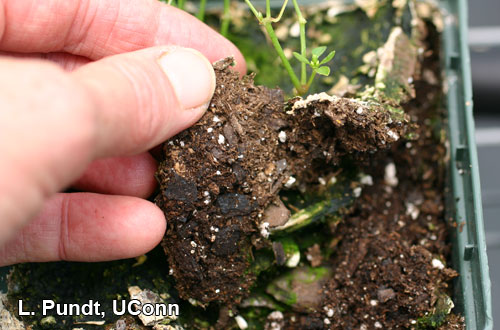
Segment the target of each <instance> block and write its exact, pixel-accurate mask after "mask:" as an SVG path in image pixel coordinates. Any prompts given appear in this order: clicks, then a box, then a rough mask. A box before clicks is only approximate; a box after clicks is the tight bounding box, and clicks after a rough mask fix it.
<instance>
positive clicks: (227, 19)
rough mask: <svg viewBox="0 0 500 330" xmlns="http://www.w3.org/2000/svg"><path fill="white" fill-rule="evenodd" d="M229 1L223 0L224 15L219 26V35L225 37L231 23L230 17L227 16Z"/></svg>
mask: <svg viewBox="0 0 500 330" xmlns="http://www.w3.org/2000/svg"><path fill="white" fill-rule="evenodd" d="M230 1H231V0H224V13H223V14H222V22H221V26H220V34H222V35H223V36H224V37H227V32H228V31H229V23H230V22H231V16H230V15H229V14H230V13H229V10H230V5H231V3H230Z"/></svg>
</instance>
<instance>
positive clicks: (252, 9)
mask: <svg viewBox="0 0 500 330" xmlns="http://www.w3.org/2000/svg"><path fill="white" fill-rule="evenodd" d="M245 2H246V4H247V5H248V8H250V10H251V11H252V13H253V14H254V15H255V17H257V20H258V21H259V23H262V14H261V13H259V11H258V10H257V9H255V7H254V6H253V5H252V3H251V2H250V0H245Z"/></svg>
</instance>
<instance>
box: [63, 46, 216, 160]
mask: <svg viewBox="0 0 500 330" xmlns="http://www.w3.org/2000/svg"><path fill="white" fill-rule="evenodd" d="M72 74H73V75H74V76H75V78H76V79H77V80H78V81H79V82H80V83H81V84H82V85H83V86H84V88H85V89H86V90H87V92H88V95H89V97H90V98H91V99H92V101H93V104H94V107H95V109H96V118H97V131H96V134H97V136H96V141H97V143H96V145H95V147H96V148H97V150H96V151H97V155H98V156H103V155H105V156H115V155H126V154H135V153H138V152H141V151H144V150H147V149H149V148H151V147H153V146H155V145H157V144H159V143H161V142H163V141H164V140H166V139H167V138H169V137H171V136H173V135H175V134H177V133H178V132H179V131H181V130H183V129H185V128H187V127H189V126H191V125H192V124H194V123H195V122H196V121H197V120H198V119H199V118H200V117H201V116H202V115H203V113H204V112H205V110H206V109H207V107H208V104H209V102H210V99H211V98H212V95H213V93H214V90H215V74H214V70H213V68H212V65H211V64H210V62H209V61H208V60H207V59H206V58H205V57H204V56H203V55H202V54H201V53H200V52H198V51H196V50H194V49H189V48H181V47H177V46H174V47H154V48H148V49H143V50H140V51H136V52H131V53H126V54H120V55H116V56H111V57H108V58H105V59H102V60H100V61H97V62H93V63H90V64H88V65H85V66H83V67H81V68H80V69H78V70H76V71H75V72H73V73H72Z"/></svg>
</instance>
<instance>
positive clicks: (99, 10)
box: [0, 0, 246, 73]
mask: <svg viewBox="0 0 500 330" xmlns="http://www.w3.org/2000/svg"><path fill="white" fill-rule="evenodd" d="M2 4H3V11H2ZM2 31H3V35H2ZM159 45H179V46H183V47H189V48H194V49H197V50H199V51H200V52H202V53H203V54H205V55H206V56H207V57H208V59H209V60H210V61H211V62H214V61H216V60H219V59H221V58H224V57H227V56H231V55H232V56H234V57H235V59H236V62H237V66H236V69H237V70H238V71H239V72H241V73H244V72H245V70H246V68H245V61H244V59H243V56H242V55H241V53H240V52H239V51H238V49H237V48H236V47H235V46H234V45H233V44H232V43H230V42H229V41H228V40H226V39H225V38H224V37H222V36H221V35H219V34H218V33H217V32H215V31H214V30H212V29H211V28H209V27H208V26H207V25H205V24H204V23H202V22H201V21H199V20H198V19H197V18H195V17H193V16H191V15H189V14H187V13H186V12H184V11H182V10H179V9H177V8H174V7H171V6H168V5H166V4H164V3H161V2H160V1H156V0H107V1H102V0H79V1H67V0H46V1H44V2H43V5H41V4H38V3H37V2H35V1H33V0H32V1H18V0H4V1H0V50H4V51H13V52H23V53H33V52H37V53H49V52H68V53H72V54H75V55H80V56H84V57H87V58H89V59H91V60H97V59H100V58H103V57H105V56H109V55H115V54H119V53H124V52H130V51H134V50H138V49H142V48H147V47H152V46H159Z"/></svg>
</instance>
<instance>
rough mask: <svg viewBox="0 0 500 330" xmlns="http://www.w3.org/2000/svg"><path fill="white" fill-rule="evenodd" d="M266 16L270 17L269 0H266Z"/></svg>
mask: <svg viewBox="0 0 500 330" xmlns="http://www.w3.org/2000/svg"><path fill="white" fill-rule="evenodd" d="M266 18H267V19H271V0H266Z"/></svg>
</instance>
